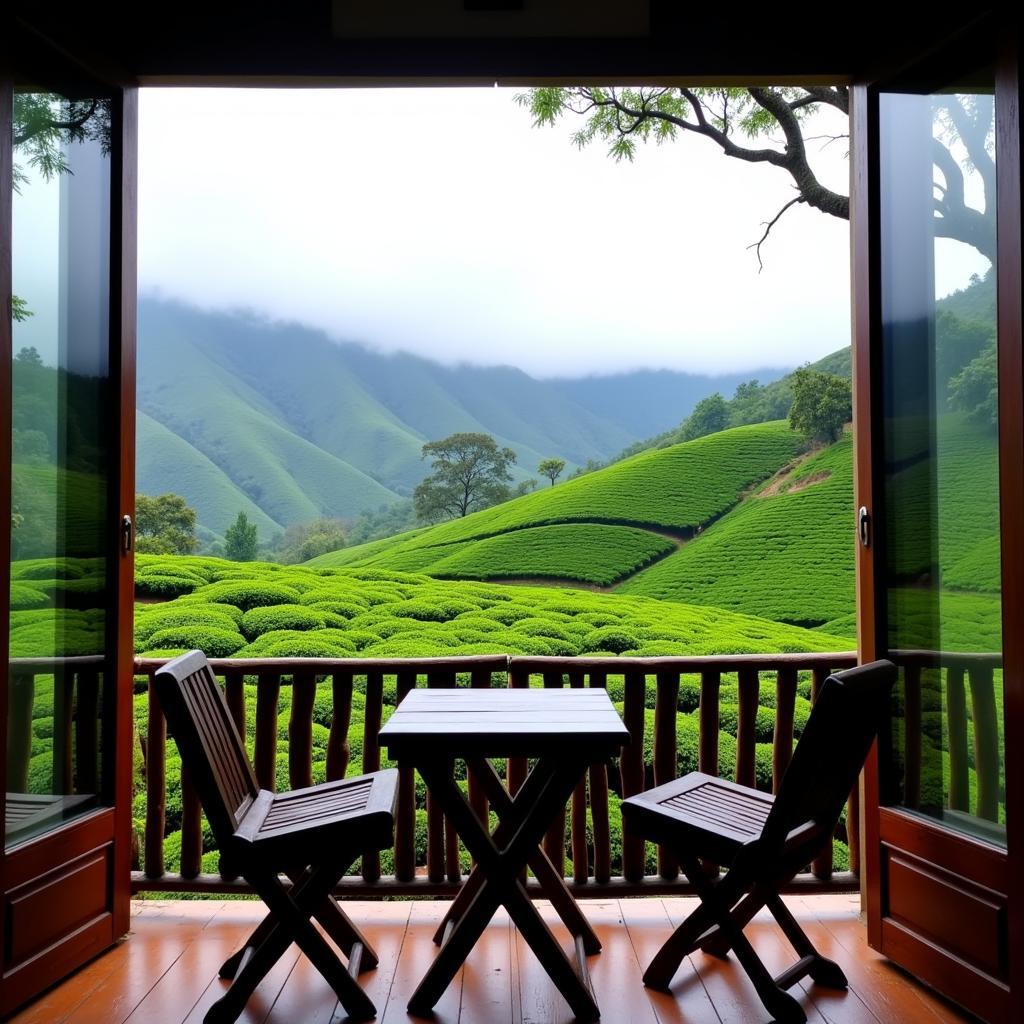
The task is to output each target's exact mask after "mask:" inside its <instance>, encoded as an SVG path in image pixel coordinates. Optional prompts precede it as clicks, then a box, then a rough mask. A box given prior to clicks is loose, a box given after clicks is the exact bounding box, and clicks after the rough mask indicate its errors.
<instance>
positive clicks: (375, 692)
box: [363, 669, 384, 882]
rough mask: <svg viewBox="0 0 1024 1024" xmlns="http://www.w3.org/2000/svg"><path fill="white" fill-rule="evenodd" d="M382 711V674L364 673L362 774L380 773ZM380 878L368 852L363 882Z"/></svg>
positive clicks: (375, 856)
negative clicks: (364, 706)
mask: <svg viewBox="0 0 1024 1024" xmlns="http://www.w3.org/2000/svg"><path fill="white" fill-rule="evenodd" d="M383 709H384V674H383V673H382V672H380V671H378V670H377V669H370V670H369V671H368V672H367V673H366V724H365V726H364V728H363V772H364V773H365V774H369V773H370V772H376V771H380V743H379V742H378V741H377V732H378V729H379V725H378V723H379V722H380V720H381V717H382V715H383ZM379 878H380V852H379V851H378V850H369V851H367V852H366V853H364V854H363V880H364V881H366V882H376V881H377V879H379Z"/></svg>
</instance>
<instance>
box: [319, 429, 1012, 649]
mask: <svg viewBox="0 0 1024 1024" xmlns="http://www.w3.org/2000/svg"><path fill="white" fill-rule="evenodd" d="M938 438H939V453H940V458H939V464H940V472H938V473H937V474H935V476H936V480H935V483H934V486H935V487H936V488H937V505H938V537H939V542H938V545H937V548H936V549H935V550H934V551H932V550H930V549H928V550H922V549H918V548H915V547H913V546H910V547H907V548H905V549H904V550H901V551H899V552H897V553H896V556H895V557H896V561H897V565H898V566H899V568H900V573H901V577H902V579H903V580H904V582H905V583H906V585H907V590H906V592H907V595H908V596H907V598H906V601H905V602H904V605H905V606H906V607H907V608H908V609H915V610H914V611H913V614H912V615H911V614H910V613H909V612H908V620H915V619H920V618H921V616H922V615H924V609H923V608H919V605H920V598H919V597H914V596H913V591H912V589H910V588H911V587H912V584H913V582H914V580H915V579H917V578H919V577H921V576H922V575H924V574H925V573H927V572H929V565H930V560H935V561H937V563H938V567H939V570H940V572H941V578H942V580H943V582H944V584H945V586H946V587H947V588H948V590H947V591H944V592H943V599H942V600H943V608H942V612H941V615H942V617H943V620H947V619H948V624H947V625H946V627H945V632H946V634H947V635H948V636H949V638H950V640H951V642H952V638H953V637H954V636H956V637H957V638H958V639H957V640H956V641H955V645H956V646H957V647H959V648H960V649H975V650H978V649H987V650H991V649H993V647H994V646H998V623H999V604H998V599H997V598H996V597H995V596H993V595H992V592H993V591H995V590H998V578H999V576H998V574H999V548H998V539H997V538H998V514H999V513H998V488H997V480H996V476H995V467H994V465H993V460H992V458H991V444H992V439H991V436H990V434H988V433H987V430H986V428H985V427H984V426H979V425H977V424H974V423H972V422H971V421H970V420H969V419H968V418H966V417H965V416H963V415H960V414H949V415H946V416H943V417H941V418H940V420H939V434H938ZM799 448H800V441H799V439H798V437H797V436H796V435H795V434H794V433H793V432H792V431H790V430H789V429H788V427H787V426H786V424H784V423H770V424H759V425H756V426H749V427H738V428H734V429H732V430H726V431H722V432H721V433H718V434H712V435H709V436H708V437H704V438H700V439H699V440H697V441H691V442H687V443H684V444H680V445H675V446H673V447H672V448H666V449H661V450H654V451H649V452H645V453H643V454H641V455H639V456H636V457H634V458H632V459H629V460H627V461H624V462H621V463H616V464H614V465H612V466H609V467H607V468H606V469H603V470H599V471H597V472H595V473H591V474H588V475H587V476H584V477H580V478H577V479H574V480H569V481H567V482H566V483H564V484H559V485H558V486H556V487H554V488H547V489H545V490H543V491H541V492H539V493H536V494H532V495H529V496H527V497H525V498H521V499H518V500H517V501H514V502H510V503H508V504H506V505H502V506H499V507H497V508H493V509H487V510H485V511H483V512H478V513H476V514H474V515H472V516H468V517H466V518H465V519H461V520H457V521H453V522H449V523H444V524H441V525H439V526H435V527H431V528H425V529H420V530H417V531H413V532H411V533H408V534H403V535H401V536H399V537H393V538H388V539H386V540H383V541H375V542H374V543H372V544H367V545H362V546H360V547H354V548H350V549H344V550H341V551H337V552H332V553H331V554H328V555H324V556H321V557H320V558H318V559H314V560H313V562H311V563H310V564H311V565H316V566H349V567H377V568H387V569H393V570H402V571H410V572H423V573H429V574H430V575H433V576H436V577H443V578H449V579H481V580H502V579H505V580H515V581H519V582H523V583H536V582H541V581H544V580H551V581H557V582H560V583H566V584H568V585H577V586H578V585H587V586H596V587H604V588H614V589H615V592H616V593H617V594H623V595H625V594H629V595H635V596H644V597H651V598H657V599H660V600H669V601H683V602H686V603H690V604H700V605H704V606H711V607H716V608H726V609H730V610H732V611H738V612H744V613H746V614H749V615H757V616H759V617H763V618H768V619H772V620H774V621H777V622H787V623H790V624H793V625H801V626H806V627H809V628H823V629H824V630H826V631H827V632H832V633H838V634H839V635H846V636H850V635H852V634H853V633H854V632H855V618H854V582H855V581H854V534H853V530H854V523H853V452H852V442H851V439H850V438H849V437H845V438H843V439H842V440H840V441H838V442H837V443H836V444H834V445H831V446H830V447H828V448H825V449H822V450H818V451H814V452H810V453H801V452H800V451H799ZM933 472H934V471H933V468H932V467H929V466H926V465H922V464H915V463H911V464H909V465H908V466H907V467H906V468H905V469H904V470H903V471H902V472H901V473H900V474H899V476H898V477H897V480H896V486H895V493H896V495H897V499H898V500H897V501H896V502H895V503H894V506H893V507H894V509H895V510H896V514H898V515H899V516H900V517H907V518H909V519H910V521H911V526H910V528H909V529H907V530H906V531H904V532H905V533H906V534H908V535H909V536H911V537H916V536H920V537H922V538H927V537H928V536H932V535H934V531H932V530H930V529H925V528H924V526H922V529H920V530H915V529H914V528H913V525H912V524H913V521H914V517H915V516H921V515H924V514H925V513H926V508H927V505H926V503H925V502H924V499H925V498H926V496H927V493H928V492H927V487H928V486H932V484H930V483H929V480H928V479H927V478H925V477H924V476H923V474H925V473H933ZM965 592H966V593H965ZM922 621H923V620H922ZM983 638H984V642H983ZM964 645H966V646H964ZM979 645H980V646H979Z"/></svg>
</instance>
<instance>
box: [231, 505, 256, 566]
mask: <svg viewBox="0 0 1024 1024" xmlns="http://www.w3.org/2000/svg"><path fill="white" fill-rule="evenodd" d="M257 547H258V542H257V539H256V524H255V523H250V522H249V517H248V516H247V515H246V514H245V513H244V512H239V513H238V517H237V518H236V519H235V521H234V522H233V523H232V524H231V525H230V526H229V527H228V528H227V529H226V530H225V531H224V557H225V558H230V559H231V561H232V562H252V561H255V559H256V551H257Z"/></svg>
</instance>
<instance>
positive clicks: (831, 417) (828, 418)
mask: <svg viewBox="0 0 1024 1024" xmlns="http://www.w3.org/2000/svg"><path fill="white" fill-rule="evenodd" d="M852 402H853V396H852V393H851V390H850V382H849V381H848V380H845V379H844V378H842V377H837V376H836V375H835V374H832V373H819V372H818V371H816V370H812V369H810V368H809V367H806V366H802V367H801V368H800V369H799V370H796V371H794V373H793V404H792V405H791V406H790V407H789V425H790V426H791V427H792V428H793V429H794V430H799V431H800V432H801V433H802V434H805V435H806V436H807V437H808V438H809V439H810V440H812V441H825V442H828V443H831V442H832V441H836V440H838V439H839V437H840V436H842V433H843V424H844V423H847V422H848V421H849V420H850V418H851V417H852V416H853V404H852Z"/></svg>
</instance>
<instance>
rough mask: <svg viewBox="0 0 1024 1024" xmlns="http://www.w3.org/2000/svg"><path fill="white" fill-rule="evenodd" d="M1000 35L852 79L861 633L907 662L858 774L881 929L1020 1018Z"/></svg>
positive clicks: (928, 974)
mask: <svg viewBox="0 0 1024 1024" xmlns="http://www.w3.org/2000/svg"><path fill="white" fill-rule="evenodd" d="M1004 28H1005V27H1004ZM1000 39H1008V40H1009V41H1010V44H1009V45H1011V46H1012V45H1015V40H1016V34H1015V33H1014V32H1012V31H1002V32H1001V31H1000V27H999V26H998V25H997V24H995V23H994V22H985V23H984V24H980V25H978V26H977V29H976V31H973V32H971V33H969V34H967V35H964V36H962V37H960V38H958V39H956V40H952V41H950V43H949V44H948V46H946V47H945V48H943V50H942V52H941V53H933V54H931V55H930V56H929V57H928V59H927V60H922V61H921V62H920V63H919V64H918V65H917V66H915V67H911V68H908V69H906V70H905V71H904V72H902V73H901V74H900V75H899V77H898V78H894V79H891V80H887V81H884V82H872V83H870V84H865V85H861V86H858V87H857V88H856V90H855V96H854V99H855V109H854V114H853V132H854V140H853V161H854V163H853V193H854V203H853V224H852V229H853V241H854V311H855V360H854V365H855V403H856V404H855V411H856V418H857V460H858V471H857V505H858V507H860V509H861V515H862V517H863V518H864V520H865V524H864V530H863V531H862V532H863V536H862V539H861V544H860V553H859V557H858V579H859V590H858V602H859V617H860V623H861V633H860V646H861V654H862V656H863V657H864V658H866V659H870V658H875V657H889V658H891V659H892V660H893V661H895V662H896V663H897V664H898V665H899V666H900V670H901V671H900V683H899V685H898V688H897V693H896V695H895V697H894V702H893V706H892V715H891V721H890V727H889V728H888V729H887V731H886V732H885V734H884V735H883V736H882V737H881V738H880V741H879V744H878V750H877V754H876V756H875V757H874V758H873V759H872V761H871V762H870V763H869V766H868V769H867V770H866V772H865V833H864V850H865V864H864V869H865V880H866V902H867V910H868V931H869V941H870V943H871V945H872V946H874V947H875V948H876V949H879V950H881V951H882V952H883V953H885V954H886V955H887V956H888V957H890V958H891V959H893V960H894V961H896V962H897V963H899V964H900V965H902V966H903V967H905V968H907V969H908V970H910V971H911V972H913V973H914V974H915V975H917V976H918V977H920V978H921V979H923V980H924V981H926V982H928V983H929V984H931V985H933V986H934V987H935V988H937V989H939V990H940V991H942V992H943V993H945V994H946V995H948V996H949V997H951V998H952V999H954V1000H955V1001H956V1002H958V1003H960V1004H962V1005H963V1006H965V1007H967V1008H968V1009H970V1010H971V1011H973V1012H974V1013H976V1014H978V1015H979V1016H981V1017H982V1018H984V1019H985V1020H990V1021H1010V1020H1021V1019H1024V991H1022V989H1024V965H1022V963H1021V957H1022V954H1024V949H1022V941H1021V922H1022V919H1024V914H1022V910H1024V908H1022V900H1024V893H1022V892H1021V888H1020V885H1021V883H1020V881H1019V879H1020V876H1021V868H1022V867H1024V862H1022V860H1021V855H1020V842H1019V841H1018V840H1017V836H1019V835H1020V831H1021V824H1022V822H1021V818H1022V816H1024V801H1022V797H1021V788H1020V780H1021V779H1022V778H1024V775H1022V772H1021V764H1022V759H1024V754H1022V744H1024V706H1022V697H1024V526H1022V524H1024V483H1022V476H1024V458H1022V452H1024V444H1022V439H1024V419H1022V415H1021V410H1022V407H1024V394H1022V376H1021V332H1020V309H1021V306H1020V299H1021V290H1020V136H1019V124H1018V113H1017V112H1018V110H1019V76H1018V72H1017V58H1016V53H1015V52H1011V51H1010V50H1009V49H1006V48H1005V44H1002V45H1004V49H1002V50H1000V49H999V46H1000V45H1001V44H1000ZM997 82H998V88H997ZM865 541H866V542H867V543H865Z"/></svg>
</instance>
